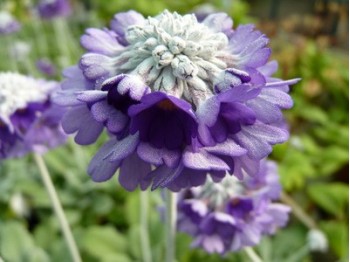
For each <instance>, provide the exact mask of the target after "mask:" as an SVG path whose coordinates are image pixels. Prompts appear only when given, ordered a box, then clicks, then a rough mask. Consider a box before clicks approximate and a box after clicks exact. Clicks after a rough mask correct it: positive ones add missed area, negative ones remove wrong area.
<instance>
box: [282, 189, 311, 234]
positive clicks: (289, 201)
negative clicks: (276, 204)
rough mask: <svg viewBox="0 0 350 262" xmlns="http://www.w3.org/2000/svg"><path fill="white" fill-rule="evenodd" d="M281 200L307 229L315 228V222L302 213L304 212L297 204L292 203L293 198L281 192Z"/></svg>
mask: <svg viewBox="0 0 350 262" xmlns="http://www.w3.org/2000/svg"><path fill="white" fill-rule="evenodd" d="M281 200H282V202H284V203H285V204H287V205H288V206H290V207H291V208H292V211H293V213H294V215H295V216H296V217H297V218H298V219H299V220H300V221H301V222H302V223H303V224H304V225H306V226H307V227H308V228H309V229H315V228H317V225H316V222H315V221H314V220H313V219H312V218H311V217H310V216H309V215H308V214H306V213H305V212H304V210H303V209H302V208H301V207H300V206H299V205H298V203H297V202H295V201H294V199H293V198H291V197H290V196H288V195H287V194H286V193H284V192H282V194H281Z"/></svg>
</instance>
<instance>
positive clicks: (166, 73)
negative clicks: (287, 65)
mask: <svg viewBox="0 0 350 262" xmlns="http://www.w3.org/2000/svg"><path fill="white" fill-rule="evenodd" d="M232 25H233V22H232V20H231V19H230V18H229V17H228V16H227V15H226V14H224V13H218V14H211V15H209V16H207V17H206V18H205V19H204V20H203V21H201V22H198V20H197V19H196V17H195V15H184V16H181V15H179V14H177V13H170V12H168V11H164V12H163V13H161V14H160V15H158V16H156V17H149V18H147V19H145V18H144V17H143V16H142V15H141V14H139V13H137V12H135V11H129V12H125V13H119V14H116V15H115V16H114V19H113V20H112V21H111V23H110V29H107V28H105V29H102V30H100V29H95V28H90V29H87V30H86V33H85V35H83V36H82V37H81V45H82V46H83V47H84V48H85V49H86V50H87V53H85V54H84V55H83V56H82V57H81V59H80V62H79V65H77V66H73V67H71V68H68V69H66V70H65V71H64V76H65V78H66V79H65V81H64V82H63V84H62V88H63V91H62V92H60V93H59V94H58V95H57V96H56V102H57V103H59V104H61V105H65V106H68V107H69V108H70V109H69V111H68V112H67V114H66V115H65V116H64V118H63V128H64V130H65V131H66V132H67V133H68V134H73V133H76V136H75V141H76V142H77V143H78V144H81V145H86V144H91V143H94V142H95V141H96V139H97V138H98V137H99V136H100V134H101V132H102V131H103V130H104V129H106V130H107V131H108V133H109V135H110V140H109V141H108V142H107V143H106V144H105V145H104V146H103V147H102V148H101V149H100V150H99V151H98V153H97V154H96V155H95V156H94V158H93V159H92V161H91V163H90V165H89V168H88V172H89V174H90V176H91V177H92V179H93V180H94V181H98V182H99V181H105V180H108V179H110V178H111V177H112V176H113V175H114V174H115V172H116V171H117V170H118V169H119V181H120V183H121V185H122V186H123V187H124V188H126V189H127V190H134V189H135V188H136V187H138V186H140V188H141V189H143V190H144V189H146V188H147V187H148V186H150V185H152V189H155V188H157V187H167V188H169V189H171V190H173V191H179V190H180V189H182V188H187V187H191V186H198V185H202V184H203V183H204V182H205V180H206V177H207V174H209V175H210V177H211V178H212V180H214V181H220V180H221V179H222V178H223V177H224V176H225V174H227V173H229V174H231V175H232V174H234V175H235V176H236V177H238V178H240V179H242V178H243V174H244V173H248V174H250V175H255V174H256V173H257V172H258V170H259V163H260V161H261V159H263V158H265V157H266V156H267V155H268V154H269V153H270V152H271V150H272V145H274V144H276V143H283V142H285V141H286V140H287V138H288V131H287V130H286V128H285V125H284V124H283V116H282V113H281V109H287V108H290V107H291V106H292V100H291V98H290V96H289V95H288V91H289V85H291V84H294V83H296V82H297V81H298V79H293V80H289V81H282V80H280V79H277V78H273V77H272V76H271V75H272V74H273V73H274V72H275V71H276V70H277V63H276V62H274V61H272V62H268V59H269V56H270V53H271V51H270V49H269V48H268V47H267V44H268V39H267V37H266V36H265V35H263V34H261V33H260V32H259V31H257V30H255V29H254V26H252V25H245V26H239V27H237V28H236V29H232Z"/></svg>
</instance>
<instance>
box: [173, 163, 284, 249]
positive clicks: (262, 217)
mask: <svg viewBox="0 0 350 262" xmlns="http://www.w3.org/2000/svg"><path fill="white" fill-rule="evenodd" d="M271 165H275V164H274V163H273V162H271V161H265V160H264V161H262V162H261V169H260V172H263V171H264V173H261V174H260V175H261V176H262V177H264V178H267V177H270V179H259V178H258V176H256V177H254V178H252V177H250V178H247V179H246V180H243V181H239V180H237V179H236V178H235V177H233V176H227V177H225V178H224V179H223V180H222V181H221V182H219V183H214V182H213V181H211V180H208V181H207V182H206V183H205V184H204V185H203V186H201V187H197V188H192V189H186V190H185V191H182V192H181V194H180V198H179V201H178V211H179V216H178V229H179V230H180V231H182V232H185V233H187V234H189V235H191V236H192V237H193V243H192V246H193V247H200V248H203V249H204V250H205V251H207V252H208V253H220V254H225V253H227V252H233V251H237V250H240V249H242V248H244V247H247V246H254V245H257V244H258V243H259V242H260V240H261V238H262V237H263V236H264V235H271V234H274V233H275V232H276V230H277V229H278V228H280V227H283V226H285V225H286V223H287V221H288V214H289V212H290V208H289V207H288V206H286V205H283V204H279V203H273V202H272V200H273V199H276V196H275V195H271V194H268V193H267V192H271V191H275V192H276V189H275V187H276V184H278V183H279V182H278V174H277V173H276V172H275V171H276V169H273V168H271ZM268 180H273V181H275V182H274V183H273V184H271V183H269V181H268ZM278 185H279V184H278ZM278 193H279V192H278Z"/></svg>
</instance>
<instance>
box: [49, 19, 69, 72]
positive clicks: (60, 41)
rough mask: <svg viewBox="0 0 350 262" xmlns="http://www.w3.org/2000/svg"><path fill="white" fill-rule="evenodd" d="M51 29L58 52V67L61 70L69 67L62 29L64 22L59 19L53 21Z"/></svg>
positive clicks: (67, 50) (67, 49)
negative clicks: (59, 66)
mask: <svg viewBox="0 0 350 262" xmlns="http://www.w3.org/2000/svg"><path fill="white" fill-rule="evenodd" d="M52 23H53V29H54V33H55V37H56V43H57V46H58V48H59V51H60V55H61V57H60V60H59V62H60V65H61V67H62V68H64V67H66V66H68V65H69V63H70V62H69V58H70V50H69V46H68V43H69V42H68V37H67V34H66V31H65V27H64V21H63V20H62V19H61V18H56V19H53V21H52Z"/></svg>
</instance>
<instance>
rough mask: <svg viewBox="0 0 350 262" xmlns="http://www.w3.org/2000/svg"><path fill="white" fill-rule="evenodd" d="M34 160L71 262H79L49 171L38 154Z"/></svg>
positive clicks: (77, 252) (79, 258) (76, 249)
mask: <svg viewBox="0 0 350 262" xmlns="http://www.w3.org/2000/svg"><path fill="white" fill-rule="evenodd" d="M34 159H35V162H36V164H37V165H38V168H39V171H40V175H41V178H42V180H43V182H44V185H45V187H46V190H47V192H48V194H49V197H50V200H51V202H52V206H53V209H54V211H55V213H56V216H57V218H58V221H59V222H60V226H61V230H62V233H63V235H64V238H65V240H66V242H67V245H68V248H69V251H70V253H71V256H72V259H73V262H81V261H82V260H81V257H80V254H79V251H78V247H77V245H76V243H75V241H74V238H73V234H72V231H71V229H70V227H69V224H68V221H67V218H66V216H65V214H64V211H63V208H62V205H61V203H60V200H59V198H58V195H57V192H56V190H55V187H54V185H53V183H52V180H51V177H50V174H49V171H48V170H47V167H46V165H45V162H44V159H43V158H42V156H40V155H39V154H34Z"/></svg>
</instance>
